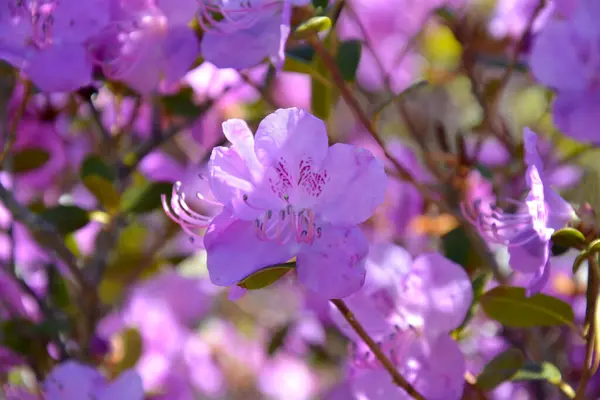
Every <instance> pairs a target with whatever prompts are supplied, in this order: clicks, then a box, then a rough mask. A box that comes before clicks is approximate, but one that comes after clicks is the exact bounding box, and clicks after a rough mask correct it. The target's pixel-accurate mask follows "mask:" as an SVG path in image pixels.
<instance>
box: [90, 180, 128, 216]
mask: <svg viewBox="0 0 600 400" xmlns="http://www.w3.org/2000/svg"><path fill="white" fill-rule="evenodd" d="M83 184H84V185H85V187H86V188H87V189H88V190H89V191H90V192H92V194H93V195H94V197H96V199H98V201H99V202H100V204H102V205H103V206H104V207H105V208H106V209H107V210H115V209H117V208H118V207H119V203H120V202H121V196H120V195H119V192H118V191H117V188H116V187H115V186H114V185H113V184H112V183H111V182H110V181H108V180H106V179H104V178H102V177H101V176H98V175H90V176H86V177H85V178H84V179H83Z"/></svg>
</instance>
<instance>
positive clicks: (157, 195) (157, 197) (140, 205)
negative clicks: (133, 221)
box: [121, 182, 173, 214]
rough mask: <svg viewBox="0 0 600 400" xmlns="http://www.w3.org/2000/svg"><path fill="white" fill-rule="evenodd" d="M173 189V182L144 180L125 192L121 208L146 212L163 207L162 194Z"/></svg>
mask: <svg viewBox="0 0 600 400" xmlns="http://www.w3.org/2000/svg"><path fill="white" fill-rule="evenodd" d="M172 189H173V183H171V182H144V183H142V184H140V185H134V186H132V187H130V188H129V189H127V190H126V191H125V193H123V197H122V201H121V210H123V211H124V212H126V213H132V214H145V213H148V212H151V211H154V210H157V209H159V208H160V207H161V205H162V203H161V195H163V194H165V195H168V194H170V193H171V190H172Z"/></svg>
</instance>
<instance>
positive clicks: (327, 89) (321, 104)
mask: <svg viewBox="0 0 600 400" xmlns="http://www.w3.org/2000/svg"><path fill="white" fill-rule="evenodd" d="M333 41H334V37H333V32H331V33H330V34H329V36H328V37H327V38H326V39H325V41H324V44H325V45H326V46H327V48H328V49H329V48H331V46H332V44H333ZM312 68H313V69H314V70H315V71H317V73H318V75H320V76H322V77H324V78H325V80H326V81H327V82H330V81H331V73H330V71H329V69H328V68H327V67H326V66H325V64H324V63H323V60H321V58H320V57H314V58H313V60H312ZM311 78H312V79H311V98H310V109H311V111H312V113H313V114H314V115H315V116H316V117H317V118H321V119H322V120H323V121H325V122H326V121H327V120H328V119H329V115H330V114H331V108H332V107H331V105H332V103H333V88H332V87H331V85H330V84H325V83H323V82H322V80H321V79H318V78H316V77H314V76H312V75H311Z"/></svg>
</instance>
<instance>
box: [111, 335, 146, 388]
mask: <svg viewBox="0 0 600 400" xmlns="http://www.w3.org/2000/svg"><path fill="white" fill-rule="evenodd" d="M119 339H120V342H121V346H122V351H123V357H122V358H121V360H119V362H118V363H116V364H115V365H114V366H113V368H112V371H111V372H112V374H113V376H118V375H119V374H120V373H121V372H123V371H125V370H127V369H129V368H133V367H134V366H135V364H137V362H138V360H139V359H140V357H141V356H142V352H143V341H142V336H141V335H140V333H139V331H138V330H137V329H135V328H128V329H125V330H124V331H123V332H121V334H120V335H119Z"/></svg>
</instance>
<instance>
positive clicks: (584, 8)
mask: <svg viewBox="0 0 600 400" xmlns="http://www.w3.org/2000/svg"><path fill="white" fill-rule="evenodd" d="M599 17H600V7H599V5H598V2H596V1H594V0H580V1H578V2H577V5H576V7H575V9H574V11H573V12H572V14H571V15H570V16H569V17H568V18H567V19H558V18H556V19H553V20H550V21H548V23H547V24H546V26H545V27H544V28H543V29H542V30H541V31H540V32H539V34H538V35H537V37H536V39H535V41H534V44H533V48H532V50H531V58H530V61H529V64H530V67H531V71H532V72H533V74H534V75H535V77H536V78H537V79H538V80H539V81H540V82H541V83H543V84H545V85H547V86H549V87H551V88H553V89H555V91H556V93H557V96H556V100H555V102H554V106H553V116H554V122H555V123H556V125H557V126H558V127H559V128H560V129H561V130H562V131H563V132H564V133H566V134H567V135H569V136H571V137H573V138H575V139H577V140H581V141H586V142H592V143H596V144H597V143H600V136H598V135H597V134H596V132H595V130H594V129H590V127H593V126H596V125H597V124H598V112H597V110H598V109H599V107H600V91H599V88H600V86H599V85H598V83H599V82H600V80H599V78H600V75H599V74H598V70H599V69H600V50H599V49H598V46H597V42H598V40H599V39H600V29H598V25H597V24H596V21H597V20H598V18H599ZM557 57H559V58H560V62H556V60H557Z"/></svg>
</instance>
